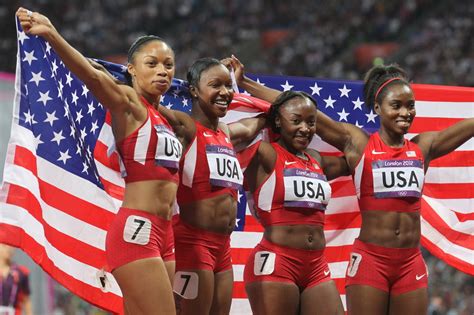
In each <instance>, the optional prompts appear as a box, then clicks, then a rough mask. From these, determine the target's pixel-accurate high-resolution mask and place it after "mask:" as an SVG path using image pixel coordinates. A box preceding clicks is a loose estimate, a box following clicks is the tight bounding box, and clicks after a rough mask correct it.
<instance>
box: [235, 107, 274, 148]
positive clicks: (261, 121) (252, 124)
mask: <svg viewBox="0 0 474 315" xmlns="http://www.w3.org/2000/svg"><path fill="white" fill-rule="evenodd" d="M265 123H266V118H265V116H264V115H260V116H257V117H253V118H245V119H241V120H239V121H236V122H234V123H231V124H228V127H229V137H230V141H231V142H232V145H234V146H238V145H240V144H242V143H247V142H249V141H251V140H252V139H254V138H255V137H256V136H257V134H258V133H259V132H260V130H262V128H263V127H265Z"/></svg>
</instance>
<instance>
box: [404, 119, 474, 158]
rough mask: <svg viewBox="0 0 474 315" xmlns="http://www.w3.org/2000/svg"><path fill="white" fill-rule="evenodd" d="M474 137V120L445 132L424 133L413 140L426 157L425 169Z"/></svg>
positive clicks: (463, 121)
mask: <svg viewBox="0 0 474 315" xmlns="http://www.w3.org/2000/svg"><path fill="white" fill-rule="evenodd" d="M472 137H474V118H468V119H464V120H462V121H460V122H458V123H456V124H454V125H452V126H450V127H448V128H446V129H444V130H441V131H431V132H424V133H421V134H419V135H417V136H416V137H414V138H413V139H412V141H413V142H415V143H417V144H418V145H419V146H420V149H421V150H422V151H423V154H424V156H425V167H428V165H429V162H431V161H432V160H434V159H436V158H439V157H441V156H443V155H446V154H448V153H450V152H452V151H454V150H455V149H456V148H458V147H459V146H460V145H462V144H463V143H464V142H466V141H468V140H469V139H471V138H472Z"/></svg>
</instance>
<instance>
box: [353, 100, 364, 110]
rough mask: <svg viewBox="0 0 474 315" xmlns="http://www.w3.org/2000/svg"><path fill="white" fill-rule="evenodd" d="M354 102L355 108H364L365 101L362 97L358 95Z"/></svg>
mask: <svg viewBox="0 0 474 315" xmlns="http://www.w3.org/2000/svg"><path fill="white" fill-rule="evenodd" d="M352 103H353V104H354V110H356V109H360V110H362V105H363V104H364V102H362V101H361V100H360V97H357V100H355V101H352Z"/></svg>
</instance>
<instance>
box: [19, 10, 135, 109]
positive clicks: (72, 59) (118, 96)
mask: <svg viewBox="0 0 474 315" xmlns="http://www.w3.org/2000/svg"><path fill="white" fill-rule="evenodd" d="M16 15H17V17H18V19H19V20H20V23H21V27H22V28H23V30H24V31H25V32H26V33H28V34H32V35H38V36H41V37H43V38H44V39H45V40H46V41H48V42H49V44H50V45H51V47H52V48H53V49H54V50H55V51H56V53H57V54H58V55H59V57H60V58H61V60H62V61H63V62H64V64H65V65H66V67H67V68H68V69H69V70H71V71H72V72H73V73H74V74H75V75H77V76H78V77H79V79H80V80H81V81H82V82H84V84H85V85H86V86H87V87H88V89H89V90H90V91H91V92H92V94H94V96H95V97H96V98H97V100H98V101H99V102H100V103H101V104H103V105H104V106H105V107H107V108H108V109H109V110H110V111H111V112H112V113H113V112H116V111H126V110H128V109H129V106H130V103H131V101H130V99H129V95H128V94H129V93H127V89H130V90H131V88H130V87H128V86H127V87H125V86H121V85H117V84H116V83H115V82H114V81H113V79H112V78H111V77H110V76H109V75H108V74H106V73H104V72H102V71H100V70H97V69H95V68H94V67H93V66H92V65H91V64H90V63H89V61H88V60H87V59H86V58H85V57H84V56H83V55H82V54H81V53H80V52H78V51H77V50H76V49H74V48H73V47H72V46H71V45H69V43H68V42H66V40H65V39H64V38H63V37H62V36H61V35H60V34H59V33H58V31H57V30H56V29H55V28H54V26H53V25H52V24H51V22H50V21H49V19H48V18H47V17H46V16H44V15H41V14H40V13H38V12H31V11H29V10H26V9H24V8H19V9H18V10H17V12H16Z"/></svg>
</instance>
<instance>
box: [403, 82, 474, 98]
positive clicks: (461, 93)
mask: <svg viewBox="0 0 474 315" xmlns="http://www.w3.org/2000/svg"><path fill="white" fill-rule="evenodd" d="M412 88H413V91H414V93H415V99H416V100H418V101H420V100H423V101H431V102H473V101H474V93H473V89H472V88H469V87H460V86H446V85H428V84H412Z"/></svg>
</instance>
